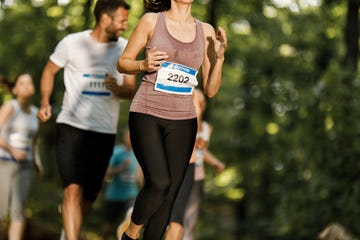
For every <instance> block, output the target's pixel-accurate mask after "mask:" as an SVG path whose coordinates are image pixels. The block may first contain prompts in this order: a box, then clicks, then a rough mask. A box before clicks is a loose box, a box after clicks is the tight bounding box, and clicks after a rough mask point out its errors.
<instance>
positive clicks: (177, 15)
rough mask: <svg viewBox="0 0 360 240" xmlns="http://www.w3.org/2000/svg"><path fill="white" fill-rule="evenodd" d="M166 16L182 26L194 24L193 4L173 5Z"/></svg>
mask: <svg viewBox="0 0 360 240" xmlns="http://www.w3.org/2000/svg"><path fill="white" fill-rule="evenodd" d="M166 16H167V17H168V18H170V19H171V20H173V21H176V22H178V23H180V24H189V23H193V22H194V17H193V16H192V15H191V4H173V5H172V6H171V9H170V10H168V11H167V12H166Z"/></svg>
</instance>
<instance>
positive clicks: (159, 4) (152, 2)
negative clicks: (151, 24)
mask: <svg viewBox="0 0 360 240" xmlns="http://www.w3.org/2000/svg"><path fill="white" fill-rule="evenodd" d="M170 8H171V0H144V9H145V12H163V11H167V10H169V9H170Z"/></svg>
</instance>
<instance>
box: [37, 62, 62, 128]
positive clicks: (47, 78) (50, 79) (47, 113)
mask: <svg viewBox="0 0 360 240" xmlns="http://www.w3.org/2000/svg"><path fill="white" fill-rule="evenodd" d="M60 69H61V68H60V67H59V66H57V65H56V64H55V63H53V62H52V61H50V60H49V61H48V62H47V64H46V66H45V68H44V70H43V72H42V76H41V80H40V94H41V102H40V109H39V112H38V118H39V119H40V120H41V121H43V122H46V121H48V120H49V119H50V117H51V106H50V96H51V93H52V91H53V88H54V79H55V75H56V73H57V72H58V71H59V70H60Z"/></svg>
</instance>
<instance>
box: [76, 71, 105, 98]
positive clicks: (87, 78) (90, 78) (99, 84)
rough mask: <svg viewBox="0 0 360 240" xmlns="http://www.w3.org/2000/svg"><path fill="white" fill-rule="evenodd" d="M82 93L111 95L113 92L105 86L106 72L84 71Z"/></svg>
mask: <svg viewBox="0 0 360 240" xmlns="http://www.w3.org/2000/svg"><path fill="white" fill-rule="evenodd" d="M82 81H84V84H83V90H82V92H81V93H82V94H84V95H92V96H110V95H111V92H110V91H109V90H107V89H106V86H105V73H83V74H82Z"/></svg>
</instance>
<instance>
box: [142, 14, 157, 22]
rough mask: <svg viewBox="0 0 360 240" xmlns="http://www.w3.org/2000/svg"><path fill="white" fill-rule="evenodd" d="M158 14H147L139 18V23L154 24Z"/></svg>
mask: <svg viewBox="0 0 360 240" xmlns="http://www.w3.org/2000/svg"><path fill="white" fill-rule="evenodd" d="M158 15H159V13H154V12H148V13H145V14H144V15H143V16H142V17H141V22H144V23H148V24H154V23H155V22H156V20H157V17H158Z"/></svg>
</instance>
